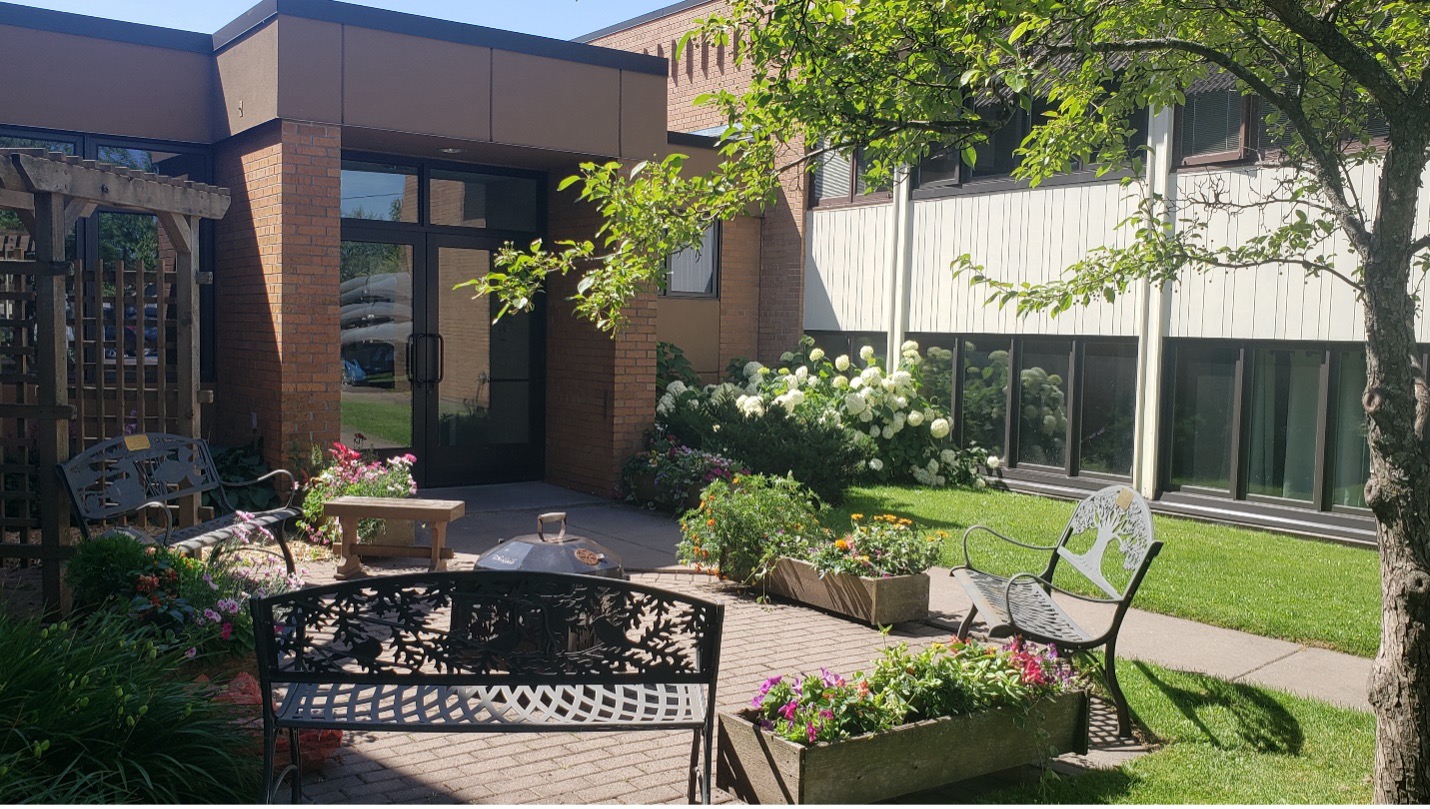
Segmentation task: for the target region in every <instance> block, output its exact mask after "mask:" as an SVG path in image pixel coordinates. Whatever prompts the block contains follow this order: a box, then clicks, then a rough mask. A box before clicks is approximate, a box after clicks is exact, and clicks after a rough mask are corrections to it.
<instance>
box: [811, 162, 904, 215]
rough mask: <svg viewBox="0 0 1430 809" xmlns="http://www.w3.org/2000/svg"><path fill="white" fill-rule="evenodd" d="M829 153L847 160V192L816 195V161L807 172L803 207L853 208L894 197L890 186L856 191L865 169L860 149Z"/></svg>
mask: <svg viewBox="0 0 1430 809" xmlns="http://www.w3.org/2000/svg"><path fill="white" fill-rule="evenodd" d="M830 154H832V156H833V157H837V158H845V159H847V160H848V161H849V189H848V191H849V193H847V194H844V195H840V196H832V197H824V198H822V199H821V198H820V197H818V196H817V195H816V194H815V191H814V185H815V184H814V175H815V173H817V172H818V171H819V170H820V166H819V164H818V163H816V165H815V168H814V170H813V171H811V172H810V173H809V176H810V181H809V183H808V184H807V185H808V188H807V190H806V194H805V196H806V201H805V207H806V208H807V209H811V210H813V209H816V208H817V209H820V210H830V209H835V208H853V207H857V206H860V205H878V204H881V203H885V202H889V201H891V200H892V199H893V198H894V192H893V189H892V188H885V189H882V190H877V189H876V190H874V191H866V192H864V193H863V194H860V193H857V189H858V188H859V178H860V176H861V174H862V173H863V172H864V171H865V170H866V168H865V165H864V162H863V159H862V155H863V152H862V150H860V149H851V150H850V152H849V154H848V155H842V154H840V153H839V152H833V153H830ZM819 159H820V160H823V159H824V155H821V156H820V158H819Z"/></svg>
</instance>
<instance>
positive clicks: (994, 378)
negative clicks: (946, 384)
mask: <svg viewBox="0 0 1430 809" xmlns="http://www.w3.org/2000/svg"><path fill="white" fill-rule="evenodd" d="M961 409H962V414H961V415H962V418H961V419H960V421H961V422H962V424H963V433H962V439H963V446H964V447H967V448H970V449H972V448H974V447H976V448H978V449H979V450H981V451H983V452H988V453H990V454H993V455H997V456H999V457H1004V456H1006V455H1007V447H1006V446H1005V444H1006V443H1007V442H1006V440H1005V436H1006V435H1007V426H1008V423H1007V418H1008V416H1007V414H1008V341H1007V340H1003V341H1001V342H999V341H992V340H990V341H988V342H986V343H983V342H979V343H974V342H972V341H965V342H964V343H963V403H962V408H961Z"/></svg>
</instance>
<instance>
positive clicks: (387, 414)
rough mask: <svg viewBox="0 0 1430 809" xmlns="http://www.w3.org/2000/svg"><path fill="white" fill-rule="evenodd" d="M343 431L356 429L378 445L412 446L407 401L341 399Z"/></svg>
mask: <svg viewBox="0 0 1430 809" xmlns="http://www.w3.org/2000/svg"><path fill="white" fill-rule="evenodd" d="M342 414H343V431H344V432H347V431H352V432H359V433H362V434H363V435H365V436H367V438H368V441H370V442H377V443H378V444H379V445H381V446H397V447H410V446H412V405H411V404H410V403H401V402H388V401H382V400H374V401H370V402H363V401H353V400H351V399H344V400H343V405H342Z"/></svg>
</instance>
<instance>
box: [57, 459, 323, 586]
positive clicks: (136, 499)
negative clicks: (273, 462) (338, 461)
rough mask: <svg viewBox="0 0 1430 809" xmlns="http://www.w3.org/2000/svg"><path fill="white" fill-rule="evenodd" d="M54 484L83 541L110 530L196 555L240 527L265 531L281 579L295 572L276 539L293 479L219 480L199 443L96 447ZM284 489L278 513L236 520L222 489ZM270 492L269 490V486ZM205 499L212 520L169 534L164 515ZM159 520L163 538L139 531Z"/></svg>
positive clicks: (62, 469)
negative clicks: (141, 524) (278, 556)
mask: <svg viewBox="0 0 1430 809" xmlns="http://www.w3.org/2000/svg"><path fill="white" fill-rule="evenodd" d="M58 472H59V475H60V477H61V479H63V480H64V482H65V489H66V490H67V491H68V492H69V495H70V503H71V504H72V506H73V507H74V514H75V516H76V517H77V518H78V521H79V525H80V530H81V532H82V533H83V534H84V536H85V538H86V539H88V538H90V537H91V536H94V535H95V534H96V533H100V534H102V533H105V532H108V531H111V530H115V529H116V528H118V529H120V530H124V531H126V532H129V533H136V534H139V535H141V536H142V537H143V538H146V539H152V540H153V541H156V542H159V543H161V544H163V545H165V546H167V547H170V548H174V549H176V550H178V551H180V552H181V553H185V554H189V555H196V554H198V553H199V552H201V551H202V550H204V549H206V548H211V547H213V546H215V545H218V544H219V543H221V542H223V541H225V540H227V539H230V538H232V537H234V536H235V529H237V528H238V527H239V525H240V524H246V525H248V526H250V527H253V528H257V527H261V528H266V529H268V530H270V531H272V533H273V535H274V537H275V538H276V539H277V540H278V547H279V548H280V549H281V550H282V553H283V561H284V563H285V564H287V566H288V572H289V573H292V572H294V569H295V565H294V561H293V554H292V552H291V551H289V549H288V544H287V542H286V541H285V539H284V536H283V523H285V522H287V521H288V520H290V519H292V518H294V517H297V516H298V515H299V512H298V510H297V509H294V508H292V504H293V496H294V493H295V491H296V480H295V479H294V478H293V474H292V473H291V472H289V471H287V470H285V469H275V470H274V471H272V472H269V473H268V474H266V475H263V476H262V477H260V478H258V479H256V480H247V481H238V482H232V481H225V480H223V479H221V478H220V477H219V474H218V469H217V468H216V467H215V466H214V460H213V456H212V455H211V454H210V453H209V448H208V445H207V444H206V443H205V442H203V441H202V440H200V439H196V438H187V437H185V436H181V435H170V434H167V433H140V434H136V435H125V436H120V437H119V438H115V439H111V440H109V441H105V442H103V443H101V444H96V445H94V446H92V447H90V448H89V449H87V450H85V451H84V452H81V453H79V454H78V455H76V456H74V457H73V458H71V459H70V460H68V461H66V462H64V463H62V464H60V465H59V468H58ZM284 477H286V478H287V479H288V481H289V491H288V499H287V502H286V503H284V505H283V507H281V508H276V509H270V510H268V511H261V512H258V513H256V514H253V515H252V516H251V518H249V519H247V520H241V519H240V518H239V517H238V516H237V514H236V511H237V510H236V509H235V508H234V507H233V505H232V504H231V503H230V502H229V499H228V496H227V494H225V491H224V490H225V489H233V488H239V487H247V486H258V485H262V484H265V483H269V481H272V480H276V479H278V478H284ZM269 485H271V484H269ZM205 493H208V494H210V496H211V497H212V499H213V501H214V503H215V511H216V512H218V514H217V516H215V517H214V518H213V519H210V520H206V521H204V522H200V523H198V524H197V525H191V526H185V527H175V525H174V515H173V513H172V511H171V508H172V507H173V506H175V505H176V504H177V503H178V502H179V501H180V500H182V499H183V498H185V497H196V496H199V495H203V494H205ZM155 512H157V513H158V514H159V515H161V519H160V522H161V524H162V531H157V532H156V531H150V530H139V529H137V528H136V527H135V526H134V523H135V522H136V521H138V520H139V519H140V518H141V517H142V518H145V519H148V518H149V516H150V515H151V514H153V513H155Z"/></svg>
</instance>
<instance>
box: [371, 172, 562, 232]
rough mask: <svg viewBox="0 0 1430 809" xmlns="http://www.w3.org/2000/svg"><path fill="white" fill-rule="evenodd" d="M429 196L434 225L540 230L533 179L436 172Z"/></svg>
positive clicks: (534, 181)
mask: <svg viewBox="0 0 1430 809" xmlns="http://www.w3.org/2000/svg"><path fill="white" fill-rule="evenodd" d="M346 174H347V173H346V172H344V176H346ZM428 197H429V201H428V203H427V208H428V218H429V221H430V222H431V224H434V225H449V226H453V227H468V228H490V229H492V230H520V231H529V232H535V231H536V230H537V228H538V227H539V225H538V219H537V216H538V211H537V198H538V189H537V183H536V180H534V179H532V178H530V177H506V176H502V175H496V174H476V173H472V172H465V171H444V170H433V172H432V183H431V185H430V186H429V194H428ZM343 198H344V200H346V199H347V194H346V192H344V194H343ZM343 215H344V216H347V214H346V213H344V214H343ZM400 221H407V220H400Z"/></svg>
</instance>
